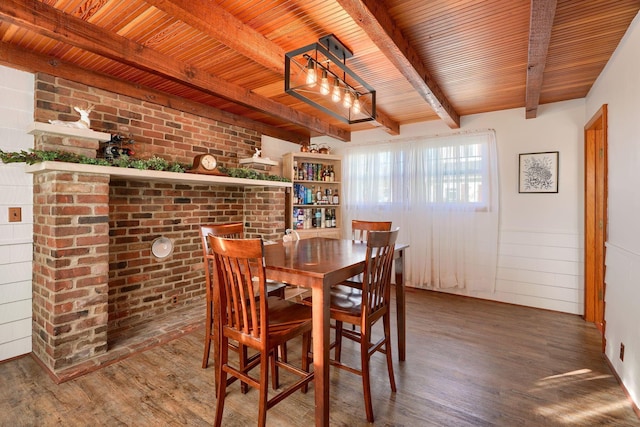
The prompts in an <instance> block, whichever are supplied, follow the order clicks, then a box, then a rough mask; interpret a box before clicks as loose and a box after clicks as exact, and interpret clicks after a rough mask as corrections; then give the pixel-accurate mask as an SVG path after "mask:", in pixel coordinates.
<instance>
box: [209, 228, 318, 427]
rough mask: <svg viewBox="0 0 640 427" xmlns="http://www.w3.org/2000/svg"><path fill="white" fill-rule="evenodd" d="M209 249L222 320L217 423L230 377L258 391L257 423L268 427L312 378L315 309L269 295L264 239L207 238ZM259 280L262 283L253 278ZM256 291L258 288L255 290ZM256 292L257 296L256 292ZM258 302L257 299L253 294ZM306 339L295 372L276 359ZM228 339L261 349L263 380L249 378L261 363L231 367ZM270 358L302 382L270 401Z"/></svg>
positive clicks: (260, 378) (261, 378) (292, 368)
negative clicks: (281, 405) (274, 411)
mask: <svg viewBox="0 0 640 427" xmlns="http://www.w3.org/2000/svg"><path fill="white" fill-rule="evenodd" d="M208 239H209V246H210V247H211V250H212V252H213V256H214V259H215V270H216V271H215V273H216V274H215V283H214V286H215V287H216V289H217V292H218V295H219V296H220V304H219V310H220V313H219V314H218V313H216V315H219V316H220V317H219V318H220V319H221V342H220V363H219V364H218V366H217V369H218V378H219V379H220V382H219V386H218V403H217V406H216V419H215V425H216V426H220V425H221V423H222V413H223V410H224V400H225V395H226V388H227V375H231V376H233V377H235V378H238V379H239V380H240V381H242V382H243V383H247V384H249V385H250V386H252V387H254V388H257V389H258V390H259V391H260V397H259V415H258V425H259V426H264V425H265V423H266V416H267V409H269V408H271V407H273V406H274V405H276V404H277V403H278V402H280V401H281V400H283V399H284V398H286V397H287V396H289V395H290V394H292V393H293V392H295V391H296V390H299V389H302V388H303V387H305V388H306V386H307V385H308V383H309V382H310V381H312V380H313V373H309V372H308V367H309V362H308V360H307V357H308V353H309V350H310V348H311V326H312V321H311V309H310V308H309V307H307V306H304V305H301V304H296V303H292V302H290V301H287V300H283V299H279V298H275V297H268V296H267V284H266V278H265V267H264V258H263V250H264V246H263V242H262V240H260V239H243V240H238V239H225V238H222V237H215V236H209V238H208ZM254 277H257V278H258V280H253V279H252V278H254ZM256 288H257V289H256ZM256 291H257V292H256ZM256 293H257V294H258V298H253V296H254V295H255V294H256ZM298 336H302V347H303V348H302V366H303V368H305V369H304V370H303V369H300V368H297V367H295V366H293V365H291V364H289V363H286V362H284V361H282V360H280V359H279V358H278V357H277V351H276V349H277V347H278V346H280V345H282V344H284V343H286V342H287V341H289V340H291V339H292V338H295V337H298ZM229 340H235V341H237V342H238V343H239V344H240V345H242V346H246V347H249V348H253V349H254V350H256V351H258V353H259V355H260V357H259V363H258V364H259V365H260V377H259V378H256V377H254V376H252V375H250V371H251V370H252V369H253V368H254V367H255V366H256V365H258V364H255V365H253V364H252V365H249V366H243V367H240V368H235V367H234V366H232V365H230V364H229ZM269 360H273V361H275V365H276V366H277V367H278V368H282V369H286V370H287V371H289V372H291V373H294V374H297V375H298V376H300V379H299V380H298V381H296V382H295V383H293V384H292V385H290V386H289V387H287V388H286V389H285V390H283V391H281V392H280V393H278V394H277V395H275V396H273V397H272V398H271V399H268V395H267V390H268V376H269Z"/></svg>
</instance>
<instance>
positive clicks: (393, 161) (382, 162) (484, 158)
mask: <svg viewBox="0 0 640 427" xmlns="http://www.w3.org/2000/svg"><path fill="white" fill-rule="evenodd" d="M343 164H344V170H343V176H344V177H345V179H344V180H343V181H344V183H343V186H344V192H345V194H344V197H343V204H344V219H345V224H344V227H345V228H346V229H347V231H348V232H349V233H350V225H351V220H352V219H362V220H377V221H383V220H386V221H388V220H391V221H393V225H394V227H395V226H398V227H400V236H399V241H401V242H404V243H408V244H409V245H410V248H409V250H408V251H407V252H406V254H407V259H406V265H407V271H405V279H406V280H407V282H406V283H407V284H408V285H410V286H414V287H420V288H429V289H445V288H457V289H466V290H467V291H493V290H494V289H495V274H496V263H497V250H498V212H499V209H498V208H499V206H498V172H497V153H496V141H495V132H494V131H482V132H474V133H459V134H455V135H449V136H439V137H422V138H412V139H411V140H404V141H401V142H393V143H385V144H380V145H375V146H372V145H366V146H354V147H349V148H348V149H347V150H346V152H345V156H344V163H343Z"/></svg>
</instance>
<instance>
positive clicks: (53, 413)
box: [0, 290, 640, 427]
mask: <svg viewBox="0 0 640 427" xmlns="http://www.w3.org/2000/svg"><path fill="white" fill-rule="evenodd" d="M407 301H408V351H407V360H406V361H405V362H402V363H401V362H398V357H397V348H394V351H395V354H394V359H395V360H396V362H395V374H396V382H397V386H398V392H397V393H395V394H394V393H392V392H391V390H390V388H389V383H388V377H387V374H386V367H385V364H384V357H383V356H382V355H378V356H375V357H374V358H373V366H372V372H373V374H372V383H373V384H372V394H373V398H374V413H375V417H376V422H375V425H380V426H456V427H457V426H604V425H606V426H640V420H639V419H638V417H637V416H636V414H635V413H634V412H633V407H632V405H631V403H630V401H629V400H628V399H627V397H626V396H625V394H624V393H623V390H622V389H621V387H620V385H619V384H618V383H617V381H616V379H615V378H614V376H613V374H612V372H611V370H610V369H609V367H608V365H607V363H606V361H605V360H604V359H603V358H602V355H601V352H600V341H599V337H598V332H597V331H596V329H595V328H594V327H593V326H592V325H590V324H588V323H585V322H584V321H583V320H582V319H581V318H580V317H578V316H574V315H569V314H561V313H554V312H548V311H543V310H537V309H532V308H525V307H518V306H511V305H506V304H500V303H494V302H489V301H482V300H476V299H471V298H464V297H459V296H453V295H447V294H441V293H435V292H428V291H421V290H410V291H409V295H408V298H407ZM393 327H395V326H392V328H393ZM203 335H204V328H199V329H197V330H196V331H195V332H193V333H191V334H188V335H185V336H183V337H181V338H178V339H176V340H174V341H171V342H169V343H166V344H163V345H160V346H157V347H155V348H152V349H150V350H147V351H144V352H142V353H139V354H136V355H134V356H132V357H129V358H127V359H125V360H122V361H120V362H118V363H116V364H113V365H110V366H107V367H105V368H102V369H100V370H99V371H96V372H92V373H89V374H87V375H84V376H82V377H79V378H76V379H73V380H71V381H68V382H65V383H62V384H59V385H56V384H55V383H54V382H53V381H52V380H51V379H50V378H49V377H48V375H47V374H46V373H45V372H44V371H43V370H42V369H41V368H40V366H39V365H38V364H37V363H36V362H35V361H34V360H33V359H32V358H31V357H23V358H19V359H16V360H12V361H9V362H6V363H2V364H0V384H1V387H0V426H9V425H11V426H88V425H92V426H93V425H100V426H160V425H163V426H182V425H189V426H206V425H211V424H212V423H213V420H214V409H215V404H216V403H215V397H214V395H213V369H212V368H211V367H210V368H208V369H201V368H200V363H201V357H202V338H203ZM394 343H395V333H394ZM299 349H300V346H299V345H297V343H292V344H291V345H290V346H289V356H290V358H291V359H294V360H295V358H296V357H299ZM356 358H357V354H356V351H355V346H354V345H352V343H350V342H347V343H346V344H345V347H344V350H343V360H347V361H351V363H357V362H356V360H358V359H356ZM356 366H357V364H356ZM281 380H282V382H285V383H286V382H287V381H288V380H289V377H287V374H286V373H283V374H282V378H281ZM257 396H258V393H257V392H256V390H251V391H250V392H249V393H248V394H246V395H242V394H241V393H240V390H239V385H238V384H237V383H235V384H233V385H232V386H230V388H229V395H228V397H227V400H226V404H225V415H224V420H223V425H224V426H231V427H234V426H251V425H255V424H256V422H257ZM361 399H362V385H361V382H360V378H359V377H357V376H355V375H353V374H351V373H349V372H345V371H341V370H337V369H334V370H332V372H331V425H335V426H361V425H368V423H367V422H366V418H365V414H364V409H363V407H362V402H361ZM313 405H314V400H313V389H311V391H310V392H309V393H307V394H306V395H303V394H301V393H296V394H294V395H293V396H291V397H289V398H288V399H285V400H284V401H283V402H282V403H280V404H278V405H277V406H276V407H274V408H273V409H271V410H269V412H268V415H267V423H268V425H270V426H311V425H313V416H314V413H313Z"/></svg>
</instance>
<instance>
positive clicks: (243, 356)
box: [238, 344, 249, 394]
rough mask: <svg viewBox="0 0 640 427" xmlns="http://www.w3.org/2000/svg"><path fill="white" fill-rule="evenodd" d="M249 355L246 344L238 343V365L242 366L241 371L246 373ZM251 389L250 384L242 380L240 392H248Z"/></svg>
mask: <svg viewBox="0 0 640 427" xmlns="http://www.w3.org/2000/svg"><path fill="white" fill-rule="evenodd" d="M248 357H249V353H248V351H247V346H246V345H242V344H238V358H239V361H238V365H239V366H240V372H242V373H245V374H246V371H245V370H246V367H247V359H248ZM248 391H249V385H248V384H247V383H245V382H241V383H240V392H241V393H242V394H247V392H248Z"/></svg>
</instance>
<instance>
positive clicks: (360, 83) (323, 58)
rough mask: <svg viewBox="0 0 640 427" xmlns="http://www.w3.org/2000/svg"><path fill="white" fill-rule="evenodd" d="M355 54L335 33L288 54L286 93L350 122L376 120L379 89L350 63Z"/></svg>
mask: <svg viewBox="0 0 640 427" xmlns="http://www.w3.org/2000/svg"><path fill="white" fill-rule="evenodd" d="M351 56H353V53H351V51H349V50H348V49H347V48H346V47H345V46H344V45H343V44H342V43H341V42H340V41H339V40H338V39H337V38H336V37H335V36H333V35H329V36H326V37H323V38H321V39H320V40H319V41H318V42H317V43H313V44H310V45H307V46H304V47H301V48H299V49H296V50H293V51H291V52H288V53H286V54H285V76H284V77H285V78H284V83H285V92H286V93H288V94H290V95H292V96H294V97H296V98H298V99H299V100H301V101H304V102H306V103H307V104H309V105H312V106H313V107H315V108H317V109H319V110H320V111H322V112H324V113H326V114H329V115H330V116H332V117H334V118H337V119H339V120H341V121H342V122H344V123H347V124H354V123H360V122H367V121H371V120H375V116H376V91H375V90H374V89H373V88H372V87H371V86H369V85H368V84H367V83H366V82H365V81H364V80H363V79H362V78H361V77H360V76H358V75H357V74H356V73H355V72H354V71H353V70H352V69H351V68H349V67H348V66H347V64H346V60H347V59H348V58H350V57H351ZM310 70H312V71H313V75H310V74H309V73H310ZM308 76H311V77H309V80H307V78H308ZM319 76H322V77H321V78H320V79H319V80H320V84H319V85H318V84H317V81H318V77H319ZM329 82H333V85H332V86H333V87H332V88H331V91H329V87H330V83H329ZM336 85H337V86H338V87H337V88H336ZM336 90H337V92H335V91H336ZM347 94H349V95H348V96H349V99H348V100H345V97H346V96H347ZM356 100H357V105H356Z"/></svg>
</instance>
